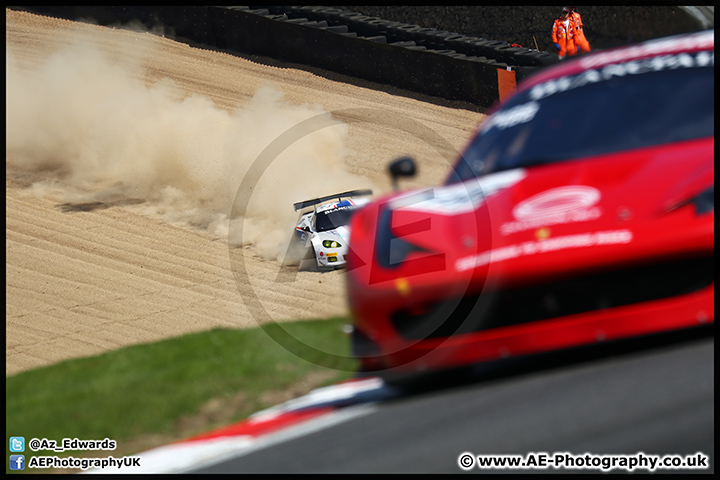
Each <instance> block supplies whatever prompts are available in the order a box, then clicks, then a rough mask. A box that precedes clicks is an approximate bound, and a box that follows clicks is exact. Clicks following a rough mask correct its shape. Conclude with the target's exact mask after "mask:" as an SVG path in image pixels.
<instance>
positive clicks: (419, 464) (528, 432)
mask: <svg viewBox="0 0 720 480" xmlns="http://www.w3.org/2000/svg"><path fill="white" fill-rule="evenodd" d="M707 333H708V332H705V333H704V334H703V335H706V334H707ZM676 337H677V336H676ZM610 353H612V354H610ZM713 358H714V340H713V338H708V337H707V336H702V335H701V336H700V337H698V336H696V335H695V334H692V335H691V336H689V337H687V338H680V341H671V342H670V343H668V342H667V340H662V341H661V342H660V343H658V342H656V341H653V342H652V343H649V344H648V343H647V342H643V343H642V344H637V342H634V343H633V344H629V345H627V346H624V347H623V348H622V349H621V350H620V351H614V352H608V351H605V352H602V351H599V352H592V353H590V354H589V356H588V355H587V354H585V355H583V356H578V355H573V356H571V357H569V358H568V357H567V356H565V357H560V358H557V359H553V360H552V361H549V362H545V365H544V366H543V365H535V366H534V367H532V368H529V369H528V368H526V367H523V368H520V369H518V370H516V371H514V372H513V373H510V374H507V375H505V376H499V377H496V378H494V379H491V380H485V381H483V380H482V379H476V380H474V381H472V382H471V383H465V384H459V385H455V386H452V385H450V386H445V388H442V389H438V390H435V391H426V392H420V393H416V394H413V395H407V396H404V397H401V398H399V399H395V400H392V401H388V402H380V403H378V404H376V405H374V406H371V408H370V412H369V413H368V414H366V415H360V416H358V417H356V418H353V419H350V420H348V421H347V422H344V423H340V424H338V425H335V426H333V427H330V428H327V429H324V430H321V431H317V432H314V433H311V434H309V435H307V436H303V437H300V438H294V439H290V440H287V441H285V442H281V443H278V444H276V445H272V446H268V447H266V448H264V449H260V450H255V451H252V452H250V453H246V454H243V455H242V456H239V457H237V458H234V459H230V460H226V461H224V462H222V463H218V464H215V465H211V466H207V467H204V468H202V469H198V470H195V471H194V472H193V473H464V470H463V469H461V468H460V467H459V466H458V458H459V456H460V455H461V454H462V453H465V452H469V453H471V454H474V455H487V454H512V455H520V456H526V455H527V454H528V453H530V452H534V453H542V452H544V453H547V454H549V455H550V456H554V455H555V454H557V453H565V452H569V453H571V454H573V455H584V454H586V453H590V454H594V455H603V454H605V455H610V454H619V455H634V454H638V453H639V452H642V453H644V454H646V455H693V454H696V453H698V452H701V453H703V454H705V455H708V456H709V457H710V458H709V468H708V469H703V470H681V471H682V473H693V472H695V473H710V472H712V471H713V460H714V456H713V453H714V366H713V364H714V362H713ZM468 471H469V472H475V473H492V472H495V473H501V472H505V473H510V472H511V471H512V472H525V473H553V472H555V473H557V472H564V473H602V471H601V470H599V469H589V470H582V469H570V468H567V469H563V470H557V469H555V468H546V469H524V470H523V469H514V470H499V469H498V470H480V469H479V468H477V467H475V468H471V469H470V470H468ZM648 471H649V470H647V469H637V470H635V473H647V472H648ZM625 472H626V471H625V470H620V469H616V470H612V473H625ZM656 472H658V473H672V472H678V471H677V470H671V469H664V470H656Z"/></svg>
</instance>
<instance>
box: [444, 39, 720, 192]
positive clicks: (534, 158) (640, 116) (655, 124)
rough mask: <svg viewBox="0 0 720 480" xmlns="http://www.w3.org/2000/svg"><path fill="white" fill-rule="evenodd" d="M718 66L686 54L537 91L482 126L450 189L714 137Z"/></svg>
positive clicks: (709, 58)
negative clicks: (499, 175)
mask: <svg viewBox="0 0 720 480" xmlns="http://www.w3.org/2000/svg"><path fill="white" fill-rule="evenodd" d="M674 57H678V58H674ZM680 57H682V58H680ZM713 58H714V56H713V52H699V53H694V54H685V53H683V54H679V55H675V56H672V55H671V56H666V57H660V58H653V59H648V60H644V61H635V62H628V63H626V64H619V65H608V66H606V67H603V68H601V69H598V70H586V71H584V72H581V73H579V74H577V75H574V76H570V77H562V78H558V79H553V80H550V81H548V82H545V83H543V84H539V85H537V86H534V87H533V88H531V89H529V90H527V91H525V92H522V93H521V94H519V95H517V96H516V97H514V98H512V99H511V100H510V101H509V102H508V103H507V105H505V106H503V107H502V108H501V109H500V110H498V111H497V112H496V113H495V114H493V115H492V116H490V117H488V118H487V119H486V120H485V122H484V123H482V124H481V125H480V127H479V133H478V134H477V136H476V137H475V138H474V139H473V140H472V142H471V143H470V144H469V146H468V148H467V149H466V151H465V153H464V154H463V155H462V157H461V158H460V159H459V161H458V162H457V164H456V166H455V169H454V171H453V172H452V173H451V175H450V176H449V178H448V180H447V182H446V183H454V182H458V181H464V180H468V179H470V178H473V177H476V176H479V175H485V174H488V173H493V172H499V171H503V170H511V169H515V168H520V167H531V166H534V165H539V164H547V163H553V162H560V161H567V160H575V159H582V158H583V157H590V156H594V155H603V154H610V153H613V152H621V151H625V150H630V149H635V148H643V147H650V146H654V145H660V144H664V143H672V142H679V141H684V140H692V139H697V138H703V137H710V136H712V135H714V130H715V124H714V123H715V121H714V118H715V117H714V105H715V101H714V91H715V89H714V60H713ZM642 62H646V63H647V64H646V65H644V64H643V63H642ZM650 62H654V63H650Z"/></svg>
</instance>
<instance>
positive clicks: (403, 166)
mask: <svg viewBox="0 0 720 480" xmlns="http://www.w3.org/2000/svg"><path fill="white" fill-rule="evenodd" d="M388 171H389V172H390V177H391V179H392V184H393V190H397V189H398V185H397V181H398V178H400V177H408V178H409V177H414V176H415V173H416V172H417V167H416V165H415V159H413V158H412V157H400V158H398V159H397V160H394V161H392V162H391V163H390V165H388Z"/></svg>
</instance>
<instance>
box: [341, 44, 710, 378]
mask: <svg viewBox="0 0 720 480" xmlns="http://www.w3.org/2000/svg"><path fill="white" fill-rule="evenodd" d="M714 66H715V65H714V31H713V30H709V31H703V32H697V33H693V34H685V35H679V36H674V37H668V38H663V39H657V40H652V41H648V42H645V43H641V44H636V45H629V46H625V47H621V48H618V49H612V50H605V51H598V52H596V53H593V54H588V55H585V56H582V57H578V58H577V59H574V60H568V61H565V62H563V63H561V64H558V65H555V66H552V67H549V68H547V69H545V70H543V71H541V72H538V73H537V74H536V75H535V76H533V77H531V78H528V79H527V80H526V81H525V82H524V83H522V84H521V85H519V87H518V88H517V90H516V91H515V92H514V93H513V95H512V96H510V97H508V98H506V99H505V100H504V101H503V102H502V103H500V104H498V105H496V106H495V107H494V108H493V109H492V111H491V112H490V114H489V115H488V116H487V117H486V118H485V119H484V121H483V122H481V123H480V125H479V126H478V129H477V133H476V134H475V136H474V137H473V138H472V139H471V141H470V142H469V144H468V145H467V147H466V148H465V150H464V152H463V153H462V155H461V156H460V158H459V159H458V160H457V162H456V164H455V166H454V168H453V170H452V172H450V174H449V176H448V178H447V180H446V181H445V183H444V184H443V185H442V186H438V187H436V188H428V189H422V190H415V191H408V192H404V193H395V194H392V195H389V196H386V197H384V198H381V199H379V200H376V201H374V202H373V203H371V204H369V205H367V206H365V207H363V208H362V209H361V210H359V211H358V212H357V213H356V214H355V216H354V217H353V220H352V223H351V232H352V234H351V238H350V242H349V243H350V254H349V259H348V271H347V276H346V279H347V295H348V299H349V304H350V309H351V313H352V317H353V334H352V338H353V340H352V341H353V351H354V355H355V356H356V357H357V358H358V359H359V360H360V363H361V365H362V370H364V371H368V372H376V374H378V375H380V376H383V377H385V378H386V379H392V378H403V377H405V378H409V377H412V376H417V375H425V374H427V373H431V372H442V371H445V370H448V369H453V368H454V367H459V366H467V365H477V364H482V363H483V362H491V361H494V360H501V359H506V358H518V357H526V356H528V355H531V354H538V353H543V352H551V351H559V350H564V349H569V348H572V347H578V346H585V345H589V344H595V343H597V342H604V341H611V340H619V339H626V338H631V337H638V336H645V335H650V334H654V333H661V332H668V331H675V330H684V329H687V328H690V327H695V326H699V325H708V324H711V323H714V318H715V310H714V300H713V294H714V286H715V281H714V278H715V269H714V236H715V235H714V225H715V199H714V142H715V139H714V131H715V130H714V128H715V126H714V105H715V101H714ZM390 169H391V172H392V173H393V174H394V175H401V174H403V172H413V171H414V169H415V165H414V163H413V161H412V159H408V158H406V159H403V160H399V161H398V162H396V163H394V164H393V165H391V167H390Z"/></svg>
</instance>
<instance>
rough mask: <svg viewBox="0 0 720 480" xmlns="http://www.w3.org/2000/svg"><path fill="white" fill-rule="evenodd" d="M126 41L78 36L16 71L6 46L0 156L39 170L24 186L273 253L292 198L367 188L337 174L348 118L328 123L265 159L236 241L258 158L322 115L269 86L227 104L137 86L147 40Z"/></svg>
mask: <svg viewBox="0 0 720 480" xmlns="http://www.w3.org/2000/svg"><path fill="white" fill-rule="evenodd" d="M141 43H142V42H141ZM133 48H134V50H133V55H122V54H118V53H117V52H115V54H114V55H113V54H111V53H109V52H108V50H107V48H105V49H103V48H100V47H99V46H97V45H95V44H94V43H93V42H92V41H89V40H88V38H87V37H80V36H78V37H77V38H76V39H74V40H73V41H71V42H69V43H68V45H67V47H64V48H63V49H62V50H61V51H57V52H55V53H52V54H49V55H48V56H47V58H46V59H44V60H43V61H41V62H39V63H38V64H37V65H38V66H37V67H34V68H27V67H25V68H22V67H21V66H19V65H18V64H17V62H16V60H15V57H14V54H13V51H12V50H11V49H10V48H9V47H6V82H7V83H6V99H7V107H6V138H7V143H6V162H7V165H8V166H12V167H13V168H14V169H19V170H21V171H26V172H28V171H29V172H33V173H37V174H39V176H38V178H39V179H40V180H38V181H37V182H35V183H34V184H33V185H32V186H31V187H29V188H28V189H27V192H28V193H29V194H32V195H37V196H43V197H47V198H51V199H52V200H53V201H57V202H60V203H62V204H73V205H75V204H89V203H96V202H101V203H102V204H110V205H122V206H123V207H124V208H131V209H133V210H135V211H137V212H139V213H142V214H145V215H153V216H159V217H161V218H162V219H163V220H165V221H168V222H172V223H175V224H181V225H184V226H191V227H192V228H196V229H201V230H202V231H204V232H207V233H208V234H210V235H212V236H214V237H215V238H219V239H223V240H227V241H228V242H229V244H230V245H236V246H240V245H242V246H247V245H252V246H253V248H254V249H255V252H256V253H257V254H258V255H261V256H263V257H265V258H266V259H276V260H280V259H281V257H282V256H283V255H284V253H285V250H286V247H287V242H289V240H290V236H291V235H292V229H293V226H294V224H295V221H296V220H297V216H298V214H297V213H296V212H295V211H294V210H293V208H292V204H293V203H295V202H298V201H301V200H306V199H309V198H314V197H317V196H322V195H328V194H332V193H336V192H340V191H344V190H350V189H356V188H372V185H370V184H369V180H368V179H365V178H360V177H358V176H355V175H352V174H350V173H348V172H347V171H346V170H345V168H344V164H343V161H344V160H343V159H344V155H345V154H346V151H345V147H344V143H345V140H346V137H347V134H348V126H347V125H346V124H344V123H341V122H335V123H334V124H333V125H332V126H329V127H327V128H322V129H318V130H317V131H314V132H312V133H310V134H308V135H306V136H304V137H303V138H301V139H300V140H298V141H296V142H294V143H292V145H289V146H287V148H285V149H284V150H283V151H282V152H281V153H280V154H279V155H278V156H277V157H276V158H275V159H274V160H273V162H272V164H271V165H270V166H269V167H268V168H267V169H266V170H265V172H264V173H263V174H262V176H261V177H260V179H259V181H258V182H257V183H256V184H254V185H253V187H252V188H253V190H252V196H251V198H250V201H249V203H248V208H247V210H246V215H245V218H244V223H243V225H244V226H243V229H242V231H243V235H242V239H240V238H233V234H232V233H231V230H230V228H229V226H230V220H231V219H230V218H229V217H230V214H231V211H232V206H233V202H234V200H235V197H236V195H237V194H238V188H239V186H240V185H241V183H242V180H243V178H244V175H246V174H247V172H248V169H249V168H250V166H251V165H252V164H253V162H255V160H256V159H257V157H258V155H259V154H260V153H261V152H262V151H263V150H264V149H265V148H266V147H267V146H268V145H269V144H270V143H271V142H273V141H274V140H275V139H277V138H278V137H279V136H280V135H281V134H283V132H286V131H287V130H288V129H290V128H292V127H293V126H295V125H297V124H298V123H300V122H302V121H303V120H306V119H309V118H312V117H315V116H317V115H320V114H323V113H326V112H324V110H323V108H322V107H321V106H319V105H314V104H304V105H295V104H291V103H289V102H287V101H286V100H285V99H284V96H283V93H282V90H281V89H280V87H279V86H276V85H270V86H265V87H262V88H260V89H258V90H257V91H255V92H253V95H252V97H251V98H250V100H249V101H248V102H247V103H246V104H244V105H242V106H240V107H238V108H237V109H236V110H235V111H227V110H225V109H221V108H218V107H217V106H216V105H214V103H213V101H212V100H211V99H210V98H208V97H204V96H201V95H198V94H187V92H183V91H182V90H181V89H179V88H178V87H177V85H175V84H174V83H173V81H172V80H170V79H163V80H160V81H157V82H155V83H153V84H148V83H146V81H145V80H144V70H143V67H142V65H143V64H144V63H143V62H145V61H147V58H149V57H148V56H149V55H152V53H153V52H152V47H151V46H149V45H143V46H141V47H139V46H133ZM138 51H141V52H142V54H141V55H138V54H137V52H138Z"/></svg>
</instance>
